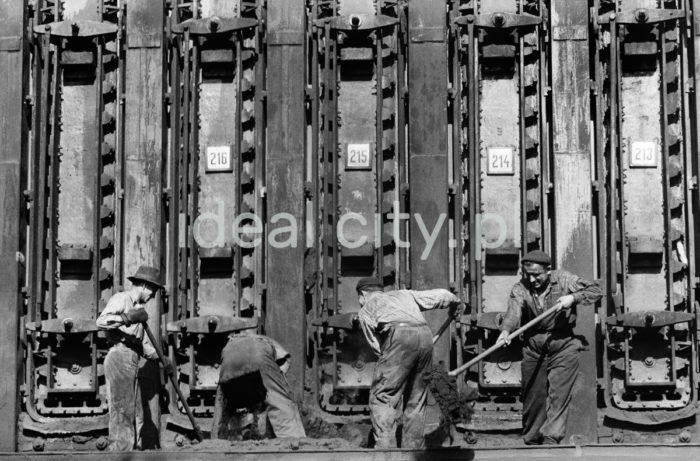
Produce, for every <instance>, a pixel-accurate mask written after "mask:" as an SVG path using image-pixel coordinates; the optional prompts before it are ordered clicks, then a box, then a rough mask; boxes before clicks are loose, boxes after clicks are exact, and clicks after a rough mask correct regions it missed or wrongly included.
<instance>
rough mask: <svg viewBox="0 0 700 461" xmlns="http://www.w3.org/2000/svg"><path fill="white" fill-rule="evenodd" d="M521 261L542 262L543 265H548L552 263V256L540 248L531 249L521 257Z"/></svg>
mask: <svg viewBox="0 0 700 461" xmlns="http://www.w3.org/2000/svg"><path fill="white" fill-rule="evenodd" d="M520 262H521V263H535V264H542V265H543V266H549V265H551V264H552V258H550V257H549V255H548V254H547V253H545V252H544V251H540V250H533V251H530V252H528V253H526V254H525V256H523V259H521V260H520Z"/></svg>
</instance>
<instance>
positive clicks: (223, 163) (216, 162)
mask: <svg viewBox="0 0 700 461" xmlns="http://www.w3.org/2000/svg"><path fill="white" fill-rule="evenodd" d="M206 156H207V158H206V162H207V163H206V168H205V171H206V172H207V173H217V172H220V171H233V163H232V162H231V146H207V152H206Z"/></svg>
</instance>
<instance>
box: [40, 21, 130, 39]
mask: <svg viewBox="0 0 700 461" xmlns="http://www.w3.org/2000/svg"><path fill="white" fill-rule="evenodd" d="M118 30H119V28H118V27H117V25H116V24H111V23H108V22H99V21H87V20H81V21H59V22H52V23H49V24H41V25H39V26H35V27H34V33H35V34H48V35H50V36H52V37H62V38H93V37H100V36H103V35H111V34H116V33H117V31H118Z"/></svg>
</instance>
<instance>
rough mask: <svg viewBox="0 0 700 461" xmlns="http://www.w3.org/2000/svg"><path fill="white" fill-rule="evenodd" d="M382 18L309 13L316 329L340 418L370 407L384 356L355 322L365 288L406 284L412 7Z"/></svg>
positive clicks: (323, 382) (317, 5) (324, 379)
mask: <svg viewBox="0 0 700 461" xmlns="http://www.w3.org/2000/svg"><path fill="white" fill-rule="evenodd" d="M341 11H342V12H343V14H339V13H340V12H341ZM346 13H347V14H346ZM381 13H382V14H376V15H375V14H368V12H366V11H364V10H363V9H362V8H360V7H359V6H357V5H354V3H353V2H340V5H339V6H338V7H337V8H334V7H331V6H329V5H325V4H323V3H322V2H314V3H313V4H312V5H310V9H309V16H310V18H311V22H310V29H311V34H310V35H309V42H310V43H309V45H310V49H311V63H310V64H311V75H310V80H311V83H310V87H311V91H310V106H311V125H312V146H311V156H310V158H311V165H312V168H311V171H312V173H311V174H312V178H313V179H312V183H313V184H315V186H313V189H314V191H313V193H312V197H311V199H312V203H311V207H312V209H313V214H314V216H317V217H318V218H317V219H314V222H318V223H319V226H318V228H317V229H316V231H315V232H316V237H317V240H316V244H317V248H318V249H317V254H318V259H317V260H316V261H315V267H314V270H315V271H316V274H318V280H319V283H318V284H317V287H316V289H315V290H314V293H313V298H314V304H315V309H314V310H315V312H316V317H317V319H316V321H315V322H314V325H322V324H323V325H325V326H326V327H327V328H323V329H316V330H315V335H314V336H315V337H314V344H315V348H316V354H315V358H316V370H317V373H316V389H317V395H318V398H319V402H320V405H321V407H322V408H323V409H324V410H326V411H330V412H361V411H365V410H366V409H367V402H368V395H369V392H368V391H369V387H370V385H371V380H372V375H373V370H374V363H375V361H376V357H375V355H374V353H373V352H372V350H371V349H370V348H369V345H368V344H367V342H366V340H365V338H364V337H363V334H362V332H361V331H360V330H359V328H357V323H356V322H352V321H351V320H350V319H351V318H352V316H353V313H355V312H357V311H358V310H359V307H360V306H359V304H358V302H357V294H356V293H355V285H356V283H357V281H358V280H359V279H360V278H362V277H368V276H377V277H379V278H380V279H382V280H383V281H384V285H385V286H386V287H398V286H399V283H400V280H399V278H400V274H399V267H400V265H399V257H400V256H399V255H400V253H399V251H398V249H397V246H396V245H395V239H394V233H393V222H392V221H391V215H392V213H399V212H400V211H402V209H403V207H404V206H405V205H402V204H401V203H400V202H399V189H400V184H401V182H402V178H403V175H404V174H405V170H404V166H403V158H404V157H403V151H404V143H403V139H404V131H403V129H404V128H403V127H404V124H405V114H404V108H403V101H402V100H401V99H400V94H399V92H400V88H402V87H403V73H404V70H403V66H404V59H403V39H402V35H401V33H400V23H401V19H400V16H401V15H402V14H403V9H402V8H400V7H399V6H398V5H396V4H388V3H387V4H386V5H384V6H383V7H382V8H381ZM404 257H405V256H404ZM320 274H322V275H320Z"/></svg>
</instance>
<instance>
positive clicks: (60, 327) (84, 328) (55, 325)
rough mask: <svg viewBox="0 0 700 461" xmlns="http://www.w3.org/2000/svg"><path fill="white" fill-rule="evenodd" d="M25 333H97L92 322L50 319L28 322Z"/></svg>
mask: <svg viewBox="0 0 700 461" xmlns="http://www.w3.org/2000/svg"><path fill="white" fill-rule="evenodd" d="M25 328H26V330H27V331H36V332H39V333H53V334H69V333H93V332H96V331H99V328H97V324H96V323H95V321H94V320H82V319H76V320H74V319H71V318H69V317H66V318H64V319H50V320H44V321H41V322H29V323H27V324H26V326H25Z"/></svg>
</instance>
